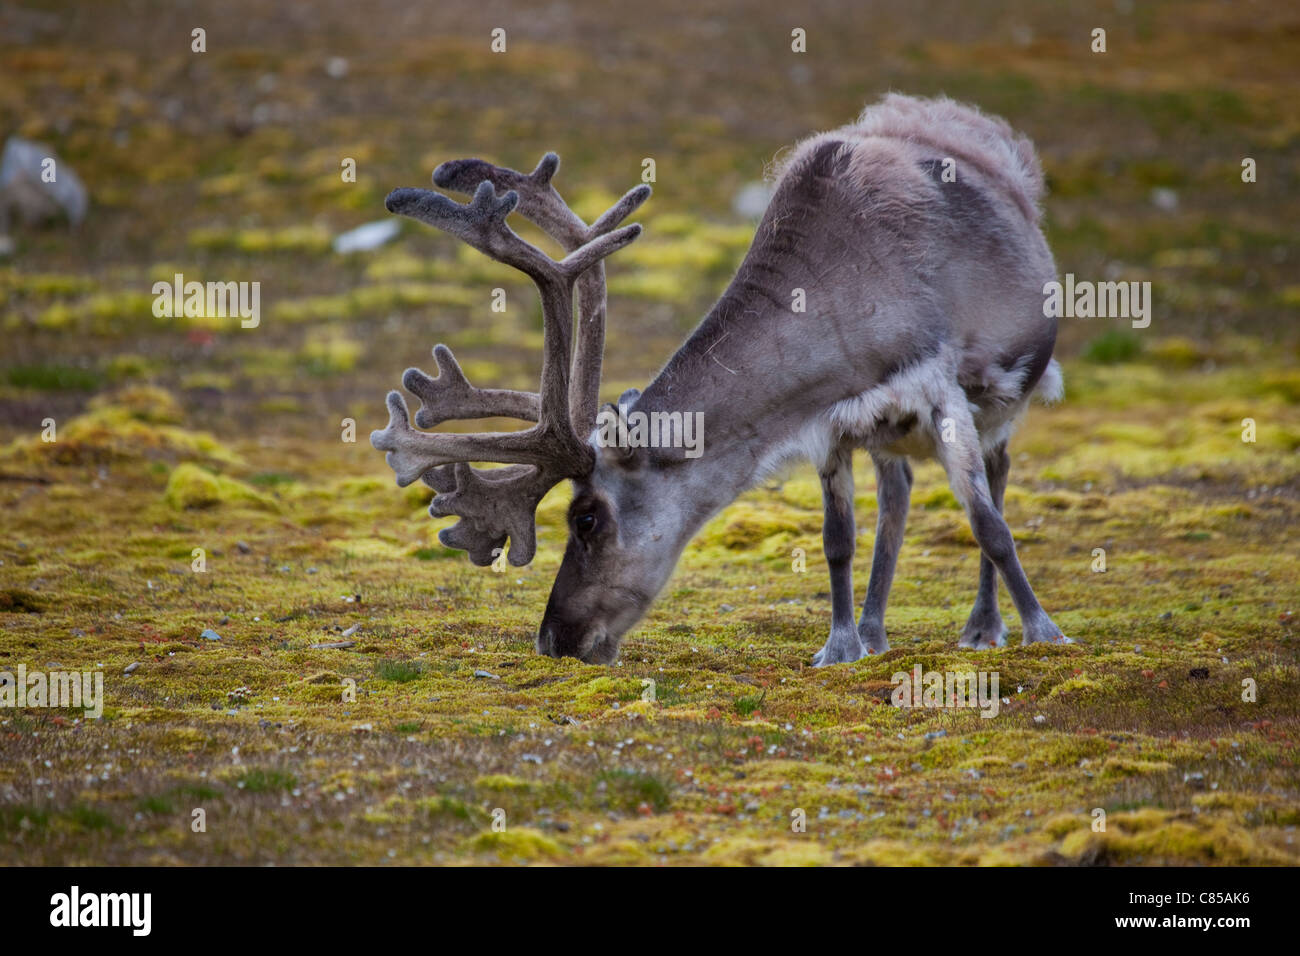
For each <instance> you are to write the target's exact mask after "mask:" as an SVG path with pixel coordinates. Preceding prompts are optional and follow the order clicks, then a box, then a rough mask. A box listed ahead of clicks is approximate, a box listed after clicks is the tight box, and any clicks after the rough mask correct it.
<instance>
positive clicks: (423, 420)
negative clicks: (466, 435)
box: [402, 345, 541, 428]
mask: <svg viewBox="0 0 1300 956" xmlns="http://www.w3.org/2000/svg"><path fill="white" fill-rule="evenodd" d="M433 361H434V363H435V365H436V367H437V369H438V373H439V374H438V377H437V378H430V377H429V376H428V375H426V374H425V373H424V372H422V371H421V370H420V369H418V368H408V369H407V370H406V372H405V374H403V375H402V384H403V385H404V386H406V390H407V391H408V392H410V393H411V394H412V395H414V396H416V397H417V398H418V399H419V400H420V408H419V410H418V411H416V413H415V424H416V425H418V426H419V427H420V428H433V427H435V426H437V425H441V424H442V423H443V422H446V421H452V420H453V419H466V418H492V417H496V416H502V417H505V418H519V419H522V420H523V421H528V422H535V421H537V418H538V415H539V414H540V410H541V399H540V398H539V397H538V395H537V393H536V392H516V391H513V390H511V389H507V388H475V387H474V386H473V385H471V384H470V383H469V379H467V378H466V377H465V373H464V372H463V371H461V368H460V363H458V362H457V361H456V356H454V355H452V354H451V349H449V348H447V346H445V345H435V346H434V347H433Z"/></svg>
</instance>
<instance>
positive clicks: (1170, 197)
mask: <svg viewBox="0 0 1300 956" xmlns="http://www.w3.org/2000/svg"><path fill="white" fill-rule="evenodd" d="M1151 205H1153V206H1155V207H1156V208H1157V209H1160V210H1162V211H1164V212H1173V211H1174V210H1176V209H1177V208H1178V193H1176V192H1175V191H1174V190H1172V189H1169V188H1167V187H1165V186H1157V187H1156V188H1155V189H1153V190H1151Z"/></svg>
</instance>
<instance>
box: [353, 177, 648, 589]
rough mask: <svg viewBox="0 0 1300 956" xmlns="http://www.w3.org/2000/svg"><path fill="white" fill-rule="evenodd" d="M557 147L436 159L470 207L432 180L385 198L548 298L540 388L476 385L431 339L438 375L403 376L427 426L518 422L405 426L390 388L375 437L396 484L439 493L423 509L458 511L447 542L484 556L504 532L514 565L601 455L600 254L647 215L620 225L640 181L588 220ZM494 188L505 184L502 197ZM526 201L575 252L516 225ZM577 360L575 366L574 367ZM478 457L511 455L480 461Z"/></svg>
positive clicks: (637, 199)
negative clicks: (548, 503) (540, 242)
mask: <svg viewBox="0 0 1300 956" xmlns="http://www.w3.org/2000/svg"><path fill="white" fill-rule="evenodd" d="M559 162H560V161H559V157H557V156H556V155H555V154H554V153H547V154H546V155H545V156H544V157H542V161H541V162H540V163H539V164H538V165H537V168H536V169H535V170H533V172H532V173H531V174H527V175H525V174H523V173H519V172H516V171H515V170H512V169H504V168H502V167H499V166H493V165H491V164H489V163H486V162H484V161H482V160H479V159H465V160H456V161H454V162H450V163H444V164H442V165H441V166H439V167H438V168H437V169H436V170H435V171H434V174H433V180H434V183H435V185H438V186H443V187H445V188H450V189H455V190H457V191H460V192H472V194H473V198H472V199H471V200H470V202H469V203H467V204H465V205H462V204H460V203H457V202H455V201H453V200H451V199H449V198H447V197H446V196H444V195H442V194H440V193H436V192H432V191H430V190H425V189H395V190H393V192H392V193H390V194H389V196H388V198H387V200H385V206H386V207H387V208H388V210H389V211H390V212H396V213H400V214H402V215H406V216H410V217H412V218H414V219H419V220H421V221H422V222H426V223H428V224H430V225H433V226H436V227H438V228H439V229H442V230H444V231H446V232H449V233H451V234H452V235H454V236H457V237H458V238H460V239H462V240H464V241H465V242H466V243H468V244H469V245H471V246H473V247H474V248H476V249H478V250H479V251H481V252H483V253H485V254H486V255H488V256H490V257H491V258H493V259H496V260H497V261H499V262H503V263H505V264H507V265H511V266H514V267H515V268H516V269H519V270H520V271H521V272H523V273H525V274H526V275H528V276H529V277H530V278H531V279H532V280H533V281H534V283H536V285H537V288H538V291H539V293H540V294H541V298H542V316H543V334H544V346H543V354H542V379H541V388H540V390H539V391H538V392H536V393H533V392H518V391H511V390H508V389H485V388H475V387H474V386H473V385H471V384H470V382H469V380H468V379H466V377H465V374H464V373H463V372H462V371H461V369H460V366H459V364H457V362H456V359H455V357H454V356H453V355H452V353H451V349H449V348H447V347H446V346H445V345H438V346H437V347H435V348H434V352H433V354H434V359H435V361H436V362H437V365H438V369H439V375H438V377H437V378H432V377H430V376H429V375H426V374H425V373H424V372H422V371H420V370H419V369H415V368H412V369H407V371H406V373H405V374H404V375H403V377H402V381H403V384H404V385H405V386H406V388H407V389H408V390H409V391H410V392H411V393H412V394H414V395H416V396H417V397H418V398H419V399H420V401H421V407H420V409H419V411H417V412H416V416H415V422H416V425H418V426H420V427H421V428H431V427H433V426H435V425H438V424H441V423H442V422H444V421H448V420H451V419H464V418H486V417H492V416H503V417H508V418H519V419H523V420H525V421H533V422H536V423H537V424H536V425H534V426H533V427H532V428H529V429H526V430H524V431H517V432H500V433H480V434H469V435H465V434H452V433H440V434H430V433H427V432H420V431H417V430H416V429H414V428H412V427H411V423H410V413H409V411H408V410H407V407H406V402H405V401H404V400H403V398H402V396H401V394H400V393H398V392H395V391H394V392H390V393H389V395H388V409H389V422H388V426H387V427H386V428H384V429H383V430H382V431H376V432H373V433H372V434H371V436H370V442H371V444H372V445H374V446H375V447H376V448H378V449H380V450H381V451H386V452H387V453H388V454H387V456H386V457H387V461H388V464H389V466H390V467H392V469H393V471H394V472H395V473H396V476H397V483H398V484H399V485H403V486H405V485H409V484H410V483H411V482H413V481H415V480H416V479H417V478H421V477H423V479H424V481H425V482H426V483H427V484H428V485H430V486H431V487H432V488H434V490H435V491H437V492H438V494H437V495H436V496H435V498H434V499H433V503H432V504H431V505H430V506H429V513H430V514H432V515H433V516H434V517H445V516H447V515H459V516H460V518H461V520H460V521H459V522H458V523H457V524H456V525H455V526H454V527H451V528H447V529H444V530H443V531H442V532H440V533H439V535H438V538H439V540H440V541H441V542H442V543H443V544H444V545H446V546H447V547H450V548H457V549H461V550H465V551H467V552H469V556H470V560H471V561H473V562H474V563H475V564H478V565H485V564H489V563H491V561H492V559H493V556H494V555H493V552H494V551H495V550H496V549H499V548H501V547H503V546H504V544H505V541H506V539H507V538H509V539H510V543H511V547H510V563H511V564H515V565H523V564H527V563H528V562H529V561H531V560H532V557H533V554H534V552H535V550H536V529H535V524H534V522H535V512H536V509H537V504H538V503H539V502H540V501H541V499H542V497H543V496H544V495H545V494H546V492H547V491H549V490H550V489H551V488H552V487H553V486H554V485H555V484H557V483H558V482H560V481H562V480H564V479H565V478H574V477H581V476H582V475H585V474H587V473H588V472H589V471H590V470H591V468H592V465H593V464H594V460H595V458H594V453H593V452H592V450H591V448H590V446H588V445H587V443H586V441H585V438H584V436H585V435H586V434H587V433H588V432H590V430H591V428H592V427H594V425H595V418H596V409H597V406H598V403H599V397H598V392H599V388H600V364H601V355H602V352H603V350H604V340H605V275H604V267H603V265H602V260H603V259H604V258H605V256H608V255H609V254H611V253H613V252H615V251H617V250H618V249H621V248H622V247H623V246H625V245H627V244H628V243H630V242H631V241H632V240H633V239H635V238H636V237H637V236H638V235H639V234H640V232H641V227H640V226H639V225H631V226H625V227H623V228H621V229H616V228H615V227H616V226H618V224H619V223H620V222H622V221H623V219H625V218H626V217H627V216H628V215H629V214H630V213H631V212H632V211H633V210H634V209H636V208H637V206H639V205H640V204H641V203H642V202H644V201H645V199H646V197H647V196H649V195H650V187H648V186H639V187H637V188H635V189H633V190H631V191H629V192H628V193H627V194H626V195H624V196H623V198H622V199H620V200H619V201H618V202H617V203H615V204H614V205H613V206H612V207H611V208H610V209H609V210H608V211H607V212H606V213H605V214H604V215H602V216H601V217H600V218H599V219H597V220H596V222H595V223H593V224H592V225H591V226H588V225H587V224H586V223H584V222H583V221H582V219H580V218H579V217H578V216H577V214H575V213H574V212H573V211H572V210H571V209H569V207H568V206H567V205H566V204H565V203H564V200H563V199H561V198H560V195H559V193H557V192H556V191H555V189H554V188H553V187H552V186H551V185H550V181H551V177H552V176H553V175H554V174H555V171H556V170H557V169H558V168H559ZM497 187H502V188H505V189H506V190H507V191H506V192H505V194H504V195H502V196H498V195H497V192H496V190H497ZM516 207H517V208H518V211H519V213H520V214H521V215H523V216H524V217H525V218H526V219H529V220H530V221H532V222H534V223H535V224H537V225H538V226H540V227H541V228H542V229H543V230H544V231H545V232H547V233H548V234H549V235H551V236H552V238H554V239H556V241H558V242H559V243H560V244H561V245H562V246H563V247H564V249H565V251H566V252H568V255H567V256H566V257H565V258H564V259H562V260H560V261H558V262H557V261H556V260H554V259H552V258H550V257H549V256H547V255H546V254H545V253H543V252H542V251H541V250H539V249H537V248H536V247H535V246H533V245H532V244H531V243H528V242H526V241H525V240H523V239H521V238H520V237H519V236H518V235H516V234H515V233H514V232H513V231H512V230H511V229H510V227H509V226H508V225H506V217H507V216H508V215H509V214H510V212H512V211H514V210H515V209H516ZM575 282H577V284H578V305H579V326H578V344H577V349H576V351H574V352H573V354H572V356H571V355H570V342H571V339H572V324H573V287H574V283H575ZM570 367H572V375H571V374H570ZM471 461H495V462H501V463H509V465H508V467H505V468H497V469H488V470H482V469H477V468H472V467H470V465H469V462H471Z"/></svg>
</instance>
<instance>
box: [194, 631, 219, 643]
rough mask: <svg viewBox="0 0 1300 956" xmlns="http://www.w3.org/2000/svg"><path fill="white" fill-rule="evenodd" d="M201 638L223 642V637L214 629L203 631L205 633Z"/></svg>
mask: <svg viewBox="0 0 1300 956" xmlns="http://www.w3.org/2000/svg"><path fill="white" fill-rule="evenodd" d="M199 637H206V638H207V639H208V640H210V641H219V640H221V635H220V634H218V633H217V632H216V631H214V630H212V628H206V629H205V630H204V631H203V633H202V634H200V635H199Z"/></svg>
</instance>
